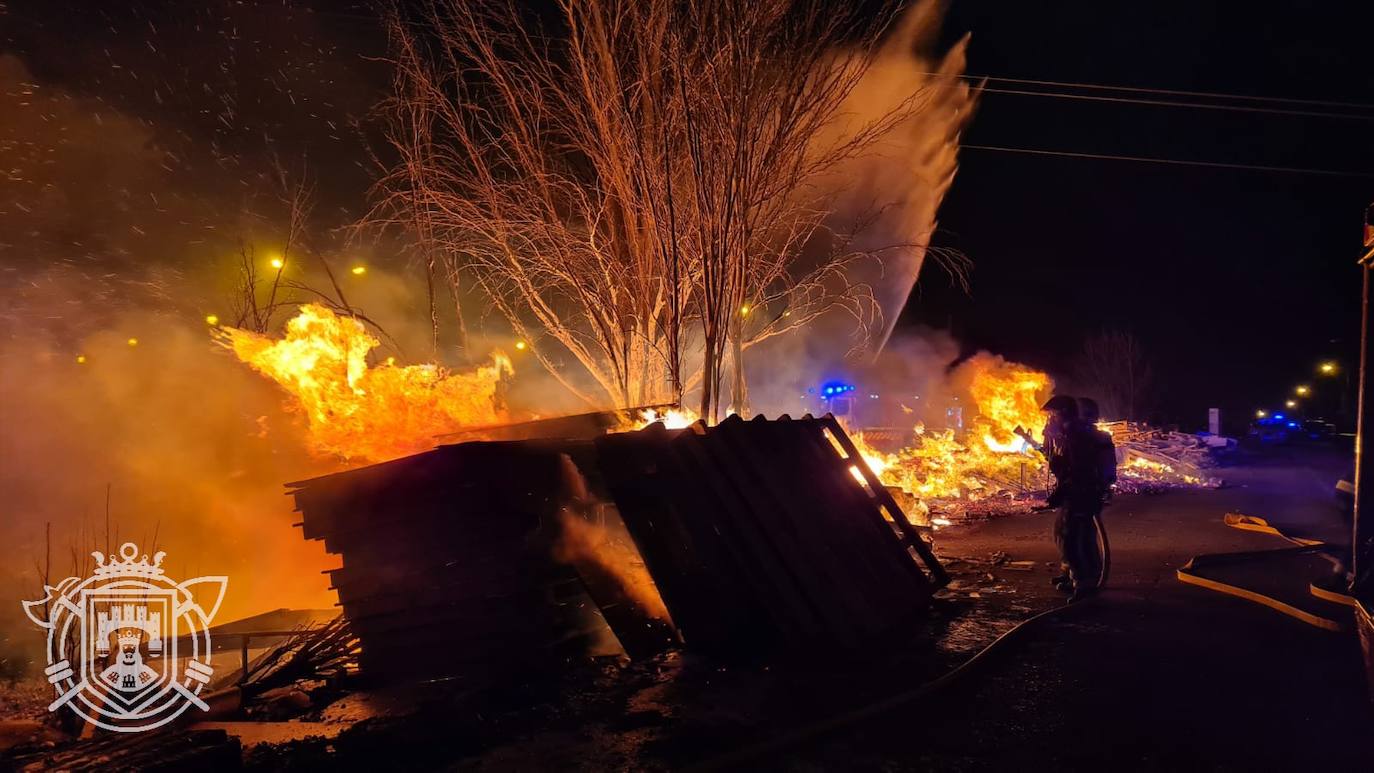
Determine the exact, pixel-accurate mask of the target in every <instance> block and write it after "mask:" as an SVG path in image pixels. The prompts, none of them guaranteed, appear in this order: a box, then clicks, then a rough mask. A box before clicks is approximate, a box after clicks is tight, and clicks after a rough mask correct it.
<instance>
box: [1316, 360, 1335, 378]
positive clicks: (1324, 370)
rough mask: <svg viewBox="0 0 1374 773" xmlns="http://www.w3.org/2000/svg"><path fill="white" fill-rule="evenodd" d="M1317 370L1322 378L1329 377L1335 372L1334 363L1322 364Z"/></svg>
mask: <svg viewBox="0 0 1374 773" xmlns="http://www.w3.org/2000/svg"><path fill="white" fill-rule="evenodd" d="M1317 370H1319V371H1321V374H1322V375H1323V376H1330V375H1332V374H1334V373H1335V372H1336V363H1334V362H1323V363H1322V364H1321V365H1319V366H1317Z"/></svg>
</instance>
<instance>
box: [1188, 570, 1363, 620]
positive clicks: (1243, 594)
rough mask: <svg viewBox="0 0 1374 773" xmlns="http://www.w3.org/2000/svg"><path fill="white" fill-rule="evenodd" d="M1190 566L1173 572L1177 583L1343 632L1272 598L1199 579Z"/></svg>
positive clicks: (1318, 617)
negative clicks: (1177, 580)
mask: <svg viewBox="0 0 1374 773" xmlns="http://www.w3.org/2000/svg"><path fill="white" fill-rule="evenodd" d="M1192 565H1193V562H1192V561H1189V562H1188V563H1187V564H1185V565H1184V566H1183V567H1181V568H1180V569H1179V570H1178V571H1177V572H1175V574H1176V575H1177V576H1178V579H1179V582H1186V583H1188V584H1189V585H1196V586H1198V587H1200V588H1206V589H1208V590H1214V591H1216V592H1218V593H1226V594H1229V595H1231V596H1236V597H1238V598H1243V599H1245V600H1246V601H1253V602H1255V603H1256V604H1263V605H1264V606H1266V607H1269V608H1270V609H1272V610H1274V611H1276V612H1282V613H1283V614H1285V615H1288V616H1289V617H1292V618H1296V619H1298V620H1301V621H1303V622H1304V623H1307V624H1308V625H1313V626H1316V627H1318V628H1322V629H1325V630H1327V631H1343V630H1345V626H1343V625H1341V624H1340V623H1338V622H1336V621H1335V620H1330V619H1327V618H1325V617H1321V616H1319V615H1314V614H1312V613H1311V612H1305V611H1303V610H1301V609H1298V608H1297V607H1295V606H1292V605H1290V604H1285V603H1283V602H1282V601H1279V600H1278V599H1276V598H1274V597H1272V596H1266V595H1264V594H1263V593H1256V592H1255V591H1252V590H1248V589H1246V588H1242V587H1240V586H1238V585H1228V584H1227V583H1224V582H1219V581H1217V580H1210V579H1208V578H1206V577H1199V576H1198V575H1196V574H1190V573H1188V572H1187V571H1186V570H1188V569H1190V568H1191V567H1192Z"/></svg>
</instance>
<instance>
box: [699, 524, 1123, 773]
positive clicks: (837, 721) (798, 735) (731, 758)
mask: <svg viewBox="0 0 1374 773" xmlns="http://www.w3.org/2000/svg"><path fill="white" fill-rule="evenodd" d="M1099 533H1101V534H1103V535H1105V534H1106V532H1105V530H1103V531H1100V532H1099ZM1095 599H1096V597H1090V598H1088V599H1086V600H1084V601H1080V602H1077V603H1074V604H1063V605H1060V606H1057V607H1053V608H1051V609H1047V610H1045V611H1044V612H1041V613H1039V614H1037V615H1034V616H1032V617H1028V618H1026V619H1025V620H1022V621H1021V622H1019V623H1017V624H1016V625H1015V626H1013V627H1012V628H1010V629H1009V630H1007V631H1006V632H1005V633H1003V634H1002V635H1001V636H998V637H997V638H996V639H993V640H992V642H991V643H990V644H988V645H987V646H986V647H984V648H983V649H981V650H979V651H978V653H977V654H975V655H974V656H973V657H971V658H969V659H968V660H966V661H964V662H963V663H961V664H959V665H958V666H955V667H954V668H953V669H951V670H949V671H947V672H945V673H944V675H942V676H940V677H938V678H936V679H935V680H934V681H930V682H926V683H925V684H923V685H921V686H920V687H916V688H914V689H911V690H907V691H906V692H901V693H898V694H896V695H893V696H890V697H888V698H884V699H882V700H880V701H877V702H876V703H870V704H868V705H866V706H861V707H859V708H857V709H854V710H852V711H847V712H844V713H843V714H839V715H836V716H833V717H828V718H826V719H822V720H819V721H816V722H812V723H810V724H808V725H803V726H801V727H799V728H795V729H793V730H790V731H788V732H786V733H784V734H782V735H779V736H776V737H774V738H770V739H768V740H766V741H763V742H761V743H758V744H755V745H753V746H749V747H746V748H744V749H739V750H737V751H733V752H730V753H728V754H725V755H722V756H720V757H716V758H713V759H710V760H706V761H704V762H702V763H700V764H698V765H693V766H692V767H691V768H689V769H690V770H693V771H707V770H729V769H733V768H738V767H741V766H743V765H745V764H746V763H749V762H752V761H756V760H760V759H765V758H767V757H768V756H769V755H772V754H774V753H776V752H779V751H782V750H784V749H787V748H789V747H792V746H796V745H797V744H800V743H804V742H806V741H810V740H814V739H816V738H819V737H821V736H823V735H825V734H827V733H832V732H834V731H836V730H839V729H841V728H843V727H847V726H849V725H852V724H854V723H856V722H861V721H863V720H866V719H871V718H873V717H875V716H878V715H880V714H883V713H886V712H888V711H891V710H893V709H896V708H898V707H900V706H904V705H906V704H908V703H914V702H916V701H919V700H922V699H924V698H928V697H930V696H931V695H934V694H935V693H937V692H939V691H941V690H943V689H944V688H946V687H948V686H950V685H951V684H953V683H954V682H956V681H958V680H959V679H960V678H961V677H963V676H966V675H968V674H969V673H970V672H972V671H973V670H974V669H975V668H977V667H978V666H979V665H982V664H983V663H984V662H986V661H987V660H988V658H990V657H991V656H992V655H993V654H995V653H996V652H997V651H999V650H1001V649H1004V648H1005V647H1006V646H1007V645H1008V644H1009V643H1010V642H1012V641H1015V640H1016V639H1018V638H1020V636H1021V633H1022V631H1024V630H1026V629H1027V628H1028V627H1030V626H1032V625H1033V624H1035V623H1038V622H1041V621H1043V620H1048V619H1050V618H1055V617H1061V616H1064V615H1065V614H1068V613H1070V612H1073V611H1074V610H1081V609H1082V608H1083V607H1087V606H1092V604H1093V603H1094V601H1095Z"/></svg>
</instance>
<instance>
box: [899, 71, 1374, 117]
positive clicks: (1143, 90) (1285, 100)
mask: <svg viewBox="0 0 1374 773" xmlns="http://www.w3.org/2000/svg"><path fill="white" fill-rule="evenodd" d="M925 74H926V75H937V74H938V73H925ZM960 77H964V78H970V79H972V80H982V81H996V82H998V83H1016V84H1021V85H1025V86H1054V87H1056V88H1075V89H1092V90H1098V91H1125V92H1130V93H1135V94H1166V95H1170V96H1178V97H1204V98H1207V99H1235V100H1242V101H1247V102H1278V103H1282V104H1289V105H1313V106H1316V107H1353V108H1356V109H1360V110H1374V103H1367V102H1340V101H1335V100H1323V99H1294V98H1292V97H1259V96H1253V95H1249V94H1225V93H1221V92H1216V91H1182V90H1178V89H1159V88H1147V87H1141V86H1109V85H1104V84H1100V83H1073V82H1070V81H1040V80H1030V79H1028V78H1000V77H997V76H993V75H963V76H960Z"/></svg>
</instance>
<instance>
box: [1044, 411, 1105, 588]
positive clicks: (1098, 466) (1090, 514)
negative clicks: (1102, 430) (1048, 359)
mask: <svg viewBox="0 0 1374 773" xmlns="http://www.w3.org/2000/svg"><path fill="white" fill-rule="evenodd" d="M1043 410H1045V411H1046V412H1048V413H1049V418H1048V421H1047V422H1046V425H1045V437H1046V438H1047V439H1049V438H1053V439H1054V440H1053V441H1052V442H1047V443H1046V459H1047V462H1048V463H1049V468H1050V473H1051V474H1053V475H1054V478H1055V486H1054V489H1053V490H1052V491H1051V492H1050V495H1049V497H1048V499H1047V500H1046V503H1045V504H1046V507H1049V508H1056V509H1057V510H1058V514H1057V515H1056V516H1055V522H1054V541H1055V545H1057V546H1058V547H1059V555H1060V563H1061V566H1062V567H1063V569H1064V574H1062V575H1061V576H1060V577H1058V578H1056V582H1055V585H1056V587H1059V588H1060V589H1061V590H1063V591H1065V592H1067V593H1069V594H1070V599H1069V600H1070V601H1071V602H1073V601H1080V600H1082V599H1084V598H1087V597H1088V596H1091V595H1093V594H1095V593H1096V592H1097V583H1098V579H1099V578H1100V577H1101V574H1102V555H1101V553H1100V552H1099V550H1098V545H1097V525H1096V523H1095V522H1094V517H1095V516H1097V515H1098V514H1099V513H1100V512H1101V510H1102V503H1103V497H1104V491H1103V487H1102V481H1103V479H1104V478H1105V475H1104V473H1103V471H1102V463H1101V461H1102V454H1101V443H1100V438H1099V437H1098V436H1097V434H1096V433H1097V429H1096V427H1094V426H1093V425H1092V424H1089V423H1087V422H1085V421H1083V420H1082V419H1081V418H1080V417H1079V412H1078V401H1076V400H1074V398H1072V397H1069V396H1067V395H1056V396H1054V397H1052V398H1050V400H1049V402H1047V403H1045V405H1044V408H1043Z"/></svg>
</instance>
